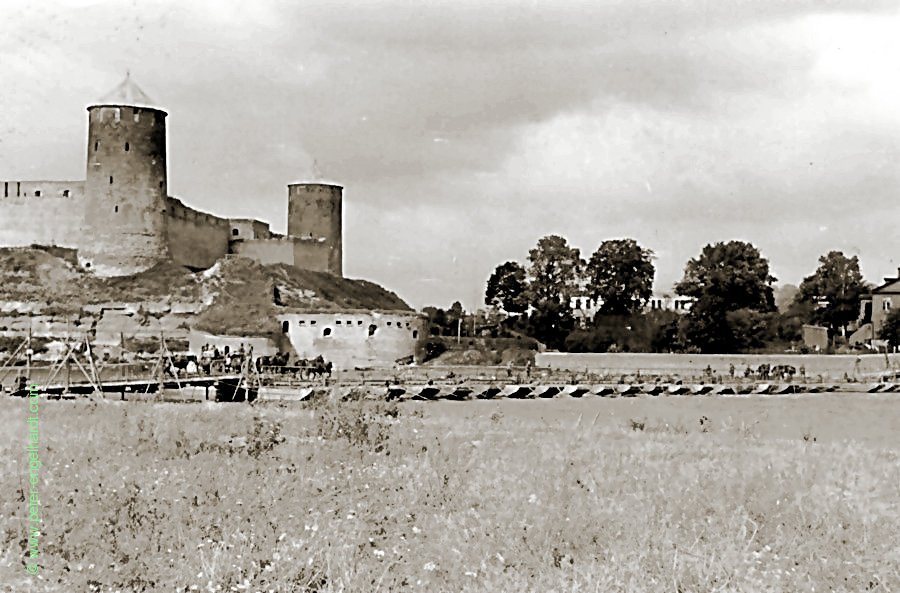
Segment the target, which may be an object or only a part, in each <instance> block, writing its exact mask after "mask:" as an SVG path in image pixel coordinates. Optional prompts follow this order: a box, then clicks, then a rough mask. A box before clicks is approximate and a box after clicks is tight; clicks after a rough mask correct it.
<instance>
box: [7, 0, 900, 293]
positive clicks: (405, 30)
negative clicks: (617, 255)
mask: <svg viewBox="0 0 900 593" xmlns="http://www.w3.org/2000/svg"><path fill="white" fill-rule="evenodd" d="M0 22H2V23H3V25H2V29H3V34H2V35H0V80H2V83H0V84H2V91H0V122H2V124H0V125H2V128H0V130H2V131H0V178H2V179H83V178H84V154H85V147H86V140H85V132H86V127H87V121H86V112H85V111H84V108H85V106H86V105H88V104H90V103H91V102H93V101H95V100H96V99H98V98H99V97H100V96H102V95H104V94H105V93H106V92H108V91H109V90H111V89H112V88H113V87H115V86H116V85H117V84H118V83H119V82H121V80H122V79H123V78H124V74H125V72H126V70H130V71H131V74H132V78H133V79H134V80H135V81H136V82H137V83H138V85H139V86H141V87H142V88H143V90H144V91H145V92H146V93H147V94H148V95H149V96H150V97H152V98H154V99H155V100H156V102H157V103H158V104H159V105H160V106H161V107H163V108H165V109H166V110H167V111H168V112H169V114H170V115H169V119H168V122H169V190H170V193H171V194H172V195H175V196H177V197H179V198H181V199H182V200H184V201H185V202H187V203H188V204H190V205H192V206H194V207H196V208H199V209H203V210H208V211H211V212H214V213H216V214H220V215H225V216H234V217H239V216H240V217H257V218H262V219H264V220H267V221H269V222H271V223H272V226H273V228H274V229H275V230H278V231H283V230H284V228H285V224H286V196H287V189H286V185H287V184H288V183H289V182H293V181H300V180H310V179H313V178H318V179H324V180H328V181H333V182H337V183H339V184H341V185H344V186H345V188H346V189H345V193H344V262H345V263H344V270H345V273H346V274H347V275H348V276H351V277H363V278H368V279H371V280H375V281H377V282H380V283H381V284H383V285H385V286H387V287H388V288H390V289H393V290H395V291H396V292H398V294H400V296H402V297H403V298H405V299H406V300H407V301H408V302H410V303H411V304H412V305H414V306H416V307H421V306H423V305H428V304H435V305H441V306H447V305H449V304H450V303H451V302H452V301H453V300H456V299H459V300H461V301H463V303H464V304H465V305H467V306H471V305H473V304H474V303H475V302H476V300H477V301H480V300H481V298H482V296H483V293H484V284H485V281H486V279H487V278H488V276H489V275H490V273H491V271H492V270H493V269H494V267H495V266H496V265H498V264H500V263H502V262H503V261H506V260H508V259H515V260H519V261H522V262H524V261H525V258H526V257H527V254H528V250H529V249H530V248H531V247H533V246H534V245H535V243H536V242H537V240H538V238H540V237H541V236H543V235H547V234H550V233H556V234H561V235H563V236H565V237H566V238H568V239H569V241H570V243H572V244H573V245H575V246H577V247H579V248H580V249H581V250H582V254H583V255H584V256H585V257H587V256H589V255H590V254H591V253H592V252H593V251H594V250H595V249H596V248H597V246H598V245H599V244H600V242H601V241H603V240H604V239H609V238H620V237H633V238H635V239H637V240H638V241H639V242H640V243H641V244H642V245H643V246H645V247H648V248H650V249H652V250H653V251H654V252H655V253H656V261H655V264H656V269H657V276H656V289H657V290H659V291H667V290H670V289H671V285H672V283H673V282H675V281H677V280H678V279H679V278H680V277H681V275H682V273H683V270H684V264H685V262H686V261H687V260H688V259H689V258H691V257H695V256H696V255H697V254H698V253H699V252H700V250H701V248H702V247H703V246H704V245H705V244H707V243H710V242H715V241H722V240H729V239H742V240H747V241H751V242H752V243H754V244H755V245H757V246H758V247H759V248H760V250H761V251H762V253H763V255H764V256H766V257H767V258H768V259H769V261H770V263H771V266H772V270H773V273H774V274H775V276H777V277H778V279H779V283H794V284H797V283H799V282H800V281H801V280H802V278H803V276H805V275H808V274H810V273H812V272H813V271H814V270H815V268H816V265H817V258H818V257H819V255H821V254H822V253H825V252H826V251H828V250H831V249H840V250H843V251H844V252H845V253H847V254H848V255H849V254H855V255H859V256H860V259H861V261H862V264H863V272H864V274H865V276H866V278H867V279H868V280H870V281H873V282H877V281H880V280H881V277H882V276H885V275H892V274H896V270H897V266H898V265H900V233H898V232H897V228H898V222H900V107H898V106H900V34H898V31H900V12H898V7H897V3H896V2H895V1H890V2H879V1H877V0H868V1H858V2H854V1H849V0H848V1H839V0H835V1H825V0H809V1H798V0H794V1H790V2H788V1H785V0H753V1H748V0H740V1H738V0H709V1H706V0H703V1H699V0H698V1H676V2H663V1H661V0H640V1H638V0H633V1H630V2H623V1H621V0H608V1H605V2H601V1H596V0H594V1H590V2H578V3H576V2H564V1H560V0H545V1H541V2H525V1H520V2H493V1H487V0H478V1H475V2H473V1H461V0H453V1H447V2H422V1H419V2H402V3H401V2H359V3H349V2H336V1H327V2H318V3H313V2H300V1H294V2H267V1H262V0H254V1H253V2H249V1H242V2H233V3H229V2H223V1H221V0H217V1H215V2H193V1H191V2H185V1H179V2H171V3H169V2H148V1H144V0H142V1H141V2H140V3H138V2H122V1H116V2H112V1H110V2H71V3H65V4H62V3H56V2H40V3H38V2H24V1H21V2H20V1H14V2H8V1H4V2H3V3H2V4H0Z"/></svg>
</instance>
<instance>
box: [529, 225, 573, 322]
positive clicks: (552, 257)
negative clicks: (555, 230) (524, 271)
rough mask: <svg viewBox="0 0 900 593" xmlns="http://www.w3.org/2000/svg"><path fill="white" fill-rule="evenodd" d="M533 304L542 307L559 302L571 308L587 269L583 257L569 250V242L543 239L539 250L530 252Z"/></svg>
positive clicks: (559, 239) (530, 289)
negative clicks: (540, 304) (571, 302)
mask: <svg viewBox="0 0 900 593" xmlns="http://www.w3.org/2000/svg"><path fill="white" fill-rule="evenodd" d="M528 261H529V262H530V263H531V266H530V267H529V268H528V276H529V280H530V282H529V297H530V299H529V301H530V304H531V305H532V306H533V307H536V305H537V304H538V303H541V302H549V301H556V302H559V303H565V305H566V307H567V308H568V306H569V301H570V300H571V298H572V297H573V296H575V293H576V292H577V291H578V281H579V279H580V274H581V271H582V269H583V267H584V261H583V260H582V259H581V253H580V252H579V250H578V248H576V247H569V243H568V241H566V240H565V238H563V237H560V236H559V235H548V236H546V237H543V238H541V239H540V240H539V241H538V243H537V246H536V247H535V248H534V249H532V250H531V251H529V252H528Z"/></svg>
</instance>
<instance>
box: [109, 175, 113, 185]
mask: <svg viewBox="0 0 900 593" xmlns="http://www.w3.org/2000/svg"><path fill="white" fill-rule="evenodd" d="M112 178H113V176H112V175H110V176H109V184H110V185H112Z"/></svg>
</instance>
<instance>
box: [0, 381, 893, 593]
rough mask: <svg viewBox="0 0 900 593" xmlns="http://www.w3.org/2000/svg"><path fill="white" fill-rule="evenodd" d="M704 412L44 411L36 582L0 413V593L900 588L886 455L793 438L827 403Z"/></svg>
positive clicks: (16, 412)
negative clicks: (783, 417)
mask: <svg viewBox="0 0 900 593" xmlns="http://www.w3.org/2000/svg"><path fill="white" fill-rule="evenodd" d="M681 401H688V400H681ZM713 401H721V400H713V399H698V400H693V401H692V402H691V404H690V405H691V406H697V408H690V409H688V410H687V411H686V412H685V411H681V410H677V403H675V402H668V401H665V400H644V405H643V407H636V406H635V405H634V404H632V403H625V402H622V401H621V400H618V401H612V402H611V401H607V400H594V401H592V402H588V401H575V402H557V401H551V402H466V403H456V404H452V403H449V402H448V403H446V404H440V405H427V404H426V405H421V406H419V405H417V406H412V405H408V406H407V405H404V406H402V407H401V408H400V409H399V410H400V411H399V413H397V409H396V408H392V407H389V406H386V405H384V404H379V405H372V404H367V403H348V404H342V405H341V407H339V408H336V407H334V406H325V407H324V408H322V407H319V408H315V409H314V408H309V409H303V408H299V407H297V406H294V407H282V406H274V405H267V406H256V407H251V406H247V405H242V404H234V405H214V404H209V405H175V404H140V403H121V404H120V403H102V404H91V403H85V402H52V403H50V402H48V403H47V404H45V405H44V406H43V411H42V420H43V422H44V425H43V427H42V434H43V436H44V437H45V439H46V443H45V444H46V448H45V450H44V451H43V452H42V457H43V460H44V463H45V464H46V468H45V471H44V474H43V475H44V482H43V484H42V490H41V493H42V498H43V500H44V504H45V507H44V517H45V525H46V533H45V535H44V537H43V541H42V546H41V547H42V550H43V553H44V556H45V557H44V562H43V573H42V576H43V579H42V580H36V579H35V580H29V578H28V577H27V575H25V573H24V569H23V566H22V550H23V543H22V538H23V533H24V532H23V525H22V520H23V518H24V515H25V506H24V502H23V501H22V496H21V488H22V486H23V483H24V473H23V463H24V455H23V453H22V441H23V439H24V434H25V422H24V415H25V410H24V403H23V402H21V401H3V402H0V427H2V433H0V434H2V437H0V449H2V453H3V456H2V458H0V478H2V479H0V539H2V542H3V547H2V551H3V555H2V557H0V583H4V584H5V586H6V589H2V588H0V590H4V591H5V590H8V591H16V592H20V591H35V592H39V591H54V592H55V591H66V592H68V591H104V592H106V591H123V592H124V591H142V590H144V591H252V592H255V591H279V592H280V591H304V590H309V591H365V592H373V591H398V590H403V591H407V590H413V591H429V592H430V591H542V592H543V591H629V592H640V591H653V592H656V591H681V592H688V591H697V592H701V591H702V592H706V591H828V590H832V591H848V592H849V591H854V592H858V591H891V590H898V589H900V544H898V541H900V540H898V538H897V536H896V534H897V533H900V514H898V496H897V492H898V486H900V458H898V449H897V446H896V445H897V444H896V443H895V442H893V441H892V440H890V438H888V439H885V440H884V441H883V442H882V441H872V440H868V441H865V442H862V441H856V440H853V441H849V440H845V439H844V436H845V435H840V434H838V435H830V436H832V437H834V438H827V437H829V434H828V431H827V430H826V431H824V432H822V434H823V436H824V437H825V438H820V439H818V442H816V443H813V442H812V441H811V440H809V441H804V440H803V438H802V433H803V432H805V431H807V430H813V431H815V430H816V428H817V426H816V424H815V418H816V409H817V408H816V406H817V405H821V402H822V401H825V400H818V399H815V398H809V399H806V400H797V401H800V403H799V404H797V403H794V402H793V401H792V403H790V404H786V408H785V409H788V408H791V407H797V406H800V407H804V406H805V408H803V409H805V413H806V418H807V419H809V423H810V424H811V426H803V427H795V430H794V432H796V436H790V435H773V436H764V435H763V433H766V430H768V429H766V428H765V427H766V426H768V425H771V426H778V425H779V421H778V420H777V418H775V417H776V416H777V408H769V409H767V410H765V411H763V412H760V411H759V410H754V409H751V408H749V407H748V408H745V409H744V416H745V418H743V419H740V420H739V419H738V418H737V417H731V416H728V415H727V414H726V413H725V412H723V411H722V410H723V409H720V408H717V407H715V406H716V405H718V404H715V405H713V406H712V407H708V408H704V407H702V404H703V403H704V402H707V403H708V402H713ZM782 401H787V400H782ZM829 401H830V400H829ZM694 402H698V403H694ZM873 402H874V403H873ZM725 403H733V404H737V405H741V404H739V403H738V402H737V401H732V402H725ZM841 403H842V404H843V406H844V408H843V410H844V415H845V417H848V418H849V417H852V416H854V415H856V414H860V415H862V416H866V415H867V414H871V415H873V417H874V416H878V417H880V418H883V416H884V414H883V412H884V410H886V409H891V410H894V412H895V410H896V409H895V408H887V407H886V406H888V405H891V406H893V405H894V404H895V402H889V403H888V404H885V400H870V399H864V398H854V399H845V400H843V401H842V402H841ZM482 404H483V405H482ZM545 404H557V407H556V408H553V407H550V406H549V405H545ZM835 405H837V404H835ZM873 405H874V406H875V408H872V406H873ZM320 406H321V404H320ZM528 406H532V407H531V409H528ZM654 406H655V407H654ZM666 406H671V407H673V408H672V409H676V412H672V411H671V410H668V411H667V408H666ZM873 409H875V410H876V411H875V412H873ZM556 410H561V412H556ZM660 410H662V412H660ZM773 410H774V412H773ZM697 411H700V412H704V413H702V414H697V413H696V412H697ZM789 413H792V414H793V413H799V412H797V411H796V410H795V411H790V412H789ZM679 414H684V416H683V417H682V416H679ZM701 417H705V418H706V420H705V421H704V422H703V423H701V422H700V419H701ZM895 417H896V416H895ZM360 418H361V419H362V420H360ZM631 419H639V422H641V423H643V428H642V429H640V430H638V429H634V428H633V425H632V423H631V421H630V420H631ZM829 422H830V421H829ZM891 422H893V423H894V424H896V420H891V419H890V418H888V419H883V420H882V424H886V425H888V426H889V425H890V423H891ZM895 428H896V426H895ZM864 430H865V429H863V431H864ZM885 434H890V433H889V432H886V433H885ZM893 434H896V433H893ZM785 436H790V438H784V437H785ZM860 436H863V435H862V434H860ZM376 451H377V452H376Z"/></svg>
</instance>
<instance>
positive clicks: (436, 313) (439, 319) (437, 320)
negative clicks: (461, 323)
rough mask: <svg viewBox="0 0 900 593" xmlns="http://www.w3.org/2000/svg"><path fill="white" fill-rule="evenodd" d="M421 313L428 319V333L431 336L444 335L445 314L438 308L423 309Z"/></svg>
mask: <svg viewBox="0 0 900 593" xmlns="http://www.w3.org/2000/svg"><path fill="white" fill-rule="evenodd" d="M422 313H424V314H425V316H426V317H427V318H428V333H429V335H432V336H442V335H444V328H446V326H447V312H446V311H444V310H443V309H440V308H438V307H425V308H424V309H422Z"/></svg>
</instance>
